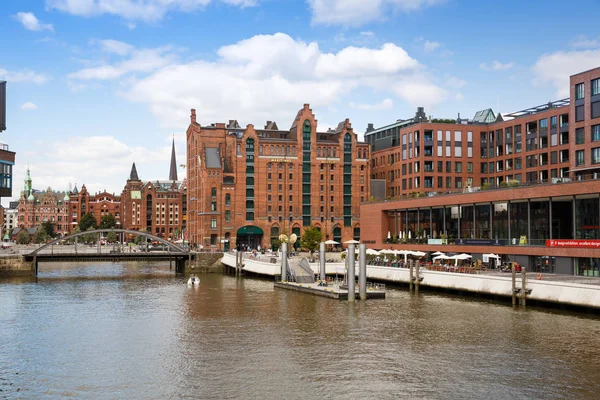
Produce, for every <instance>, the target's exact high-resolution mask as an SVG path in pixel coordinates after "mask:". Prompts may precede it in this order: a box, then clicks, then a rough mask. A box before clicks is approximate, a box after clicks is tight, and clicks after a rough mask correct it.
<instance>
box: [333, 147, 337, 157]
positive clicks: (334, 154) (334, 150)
mask: <svg viewBox="0 0 600 400" xmlns="http://www.w3.org/2000/svg"><path fill="white" fill-rule="evenodd" d="M333 156H334V157H337V150H336V148H335V147H334V148H333Z"/></svg>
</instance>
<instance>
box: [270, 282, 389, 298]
mask: <svg viewBox="0 0 600 400" xmlns="http://www.w3.org/2000/svg"><path fill="white" fill-rule="evenodd" d="M275 287H276V288H280V289H287V290H295V291H297V292H303V293H309V294H312V295H315V296H322V297H328V298H330V299H337V300H348V289H347V288H344V287H343V286H340V285H338V284H330V285H328V286H319V284H318V283H296V282H275ZM354 296H355V299H360V295H359V292H358V287H356V289H355V292H354ZM367 299H385V285H384V284H380V283H372V284H371V283H370V284H368V286H367Z"/></svg>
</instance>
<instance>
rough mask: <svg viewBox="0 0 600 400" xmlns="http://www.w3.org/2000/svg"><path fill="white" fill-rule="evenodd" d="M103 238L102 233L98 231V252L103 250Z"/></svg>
mask: <svg viewBox="0 0 600 400" xmlns="http://www.w3.org/2000/svg"><path fill="white" fill-rule="evenodd" d="M101 238H102V233H100V232H98V254H100V253H101V252H102V250H101V249H100V239H101Z"/></svg>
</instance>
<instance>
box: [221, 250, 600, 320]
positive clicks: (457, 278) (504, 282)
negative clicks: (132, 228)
mask: <svg viewBox="0 0 600 400" xmlns="http://www.w3.org/2000/svg"><path fill="white" fill-rule="evenodd" d="M221 262H222V263H223V264H225V265H227V266H229V267H232V268H235V256H234V255H232V254H225V255H224V256H223V259H222V260H221ZM244 264H245V265H244V270H245V271H249V272H252V273H255V274H258V275H265V276H277V275H280V274H281V265H280V264H272V263H267V262H264V261H258V260H248V259H244ZM311 267H312V269H313V271H314V272H315V273H317V272H318V270H319V265H318V264H316V263H313V264H311ZM326 273H327V274H328V275H334V274H336V273H337V274H338V275H340V274H343V273H344V264H343V263H328V264H327V265H326ZM355 273H356V274H357V275H356V276H358V264H357V266H356V272H355ZM409 275H410V271H409V269H407V268H391V267H379V266H372V265H368V266H367V278H368V279H372V280H377V281H382V282H392V283H400V284H408V283H409V279H410V278H409ZM419 276H420V277H422V278H423V280H422V281H421V283H420V286H421V287H424V288H425V287H431V288H436V289H441V290H450V291H455V292H468V293H473V294H482V295H491V296H501V297H507V298H510V297H511V296H512V280H511V276H510V274H507V276H490V275H478V274H473V275H471V274H458V273H452V272H440V271H428V270H421V271H420V273H419ZM526 285H527V286H526V288H527V289H531V293H530V294H528V295H527V299H528V300H535V301H539V302H546V303H555V304H562V305H570V306H576V307H585V308H595V309H600V285H591V284H581V283H569V282H560V281H544V280H536V279H533V275H532V274H530V275H529V276H528V279H527V283H526ZM520 287H521V276H520V274H518V275H517V288H520Z"/></svg>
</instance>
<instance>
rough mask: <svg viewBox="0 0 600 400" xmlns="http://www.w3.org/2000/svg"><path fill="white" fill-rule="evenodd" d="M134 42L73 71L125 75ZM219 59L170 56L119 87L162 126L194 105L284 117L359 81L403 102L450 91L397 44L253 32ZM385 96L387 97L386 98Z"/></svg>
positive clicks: (174, 123)
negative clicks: (124, 52)
mask: <svg viewBox="0 0 600 400" xmlns="http://www.w3.org/2000/svg"><path fill="white" fill-rule="evenodd" d="M137 51H138V50H136V49H134V50H132V52H131V54H130V55H128V56H127V57H124V59H123V60H121V61H117V62H115V63H113V64H106V65H103V66H102V67H95V68H88V69H85V70H81V71H78V72H74V73H73V74H71V75H70V76H69V77H70V78H71V79H75V78H78V79H109V78H113V79H114V78H117V77H121V78H123V77H124V75H125V74H126V73H128V72H126V71H129V72H132V68H127V65H128V63H129V64H130V63H131V62H130V60H131V58H133V55H134V54H135V53H136V52H137ZM217 55H218V57H217V59H216V60H212V57H210V56H209V57H210V58H211V61H207V60H203V59H198V60H195V61H191V62H187V63H179V62H177V61H176V60H171V61H170V62H169V63H168V64H165V65H164V66H162V67H159V68H158V69H157V70H153V71H150V72H140V73H139V74H136V75H137V76H136V79H131V80H124V81H123V82H126V84H125V86H124V87H123V89H122V94H123V96H125V97H126V98H127V99H129V100H131V101H135V102H142V103H147V104H148V107H149V109H150V110H151V112H152V113H153V114H155V115H156V117H157V119H159V121H160V123H161V125H163V126H165V127H169V128H172V127H176V128H181V127H182V126H187V124H188V123H189V110H190V108H196V109H197V110H198V119H199V120H201V121H202V123H209V122H215V121H223V120H227V119H229V118H236V119H238V120H239V121H240V123H241V124H242V125H243V124H244V121H245V123H261V122H260V121H261V120H267V119H268V120H273V119H275V120H278V121H283V122H280V124H282V123H283V124H285V123H287V122H288V121H289V120H290V119H291V118H292V117H293V115H290V114H291V113H293V112H294V110H297V109H298V107H299V106H300V105H301V104H303V103H310V104H311V106H313V107H327V108H328V109H331V108H332V107H335V104H336V103H337V102H343V103H344V104H347V102H348V101H352V95H353V93H356V91H360V90H362V89H371V90H374V91H377V92H378V93H379V94H381V95H383V96H386V95H387V96H398V97H399V99H400V100H401V102H406V103H408V104H411V105H414V104H419V105H424V106H430V105H433V104H436V103H438V102H439V101H441V100H442V99H444V98H446V96H447V92H446V91H445V90H444V89H442V88H440V87H438V86H437V85H436V84H434V83H433V82H432V80H431V79H430V78H429V76H428V74H427V71H426V69H425V67H424V66H422V65H421V64H419V63H418V61H417V60H415V59H414V58H412V57H410V56H409V55H408V54H407V53H406V51H404V50H403V49H402V48H400V47H398V46H396V45H395V44H391V43H388V44H385V45H383V46H381V47H380V48H367V47H346V48H344V49H342V50H340V51H339V52H337V53H324V52H322V51H321V50H320V48H319V45H318V44H317V43H314V42H313V43H308V42H303V41H300V40H294V39H292V38H291V37H290V36H288V35H285V34H282V33H277V34H274V35H257V36H254V37H251V38H249V39H246V40H242V41H239V42H237V43H235V44H233V45H229V46H224V47H221V48H220V49H219V50H218V51H217ZM387 104H389V102H386V103H384V105H387Z"/></svg>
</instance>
